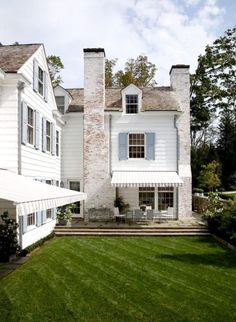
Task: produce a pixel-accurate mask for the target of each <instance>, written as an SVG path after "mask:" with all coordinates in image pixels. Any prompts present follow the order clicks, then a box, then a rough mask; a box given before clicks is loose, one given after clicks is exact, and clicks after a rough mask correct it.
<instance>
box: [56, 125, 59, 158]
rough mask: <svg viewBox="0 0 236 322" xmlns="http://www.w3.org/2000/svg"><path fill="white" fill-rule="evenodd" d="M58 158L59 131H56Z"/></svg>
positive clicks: (57, 152)
mask: <svg viewBox="0 0 236 322" xmlns="http://www.w3.org/2000/svg"><path fill="white" fill-rule="evenodd" d="M56 156H57V157H58V156H59V131H56Z"/></svg>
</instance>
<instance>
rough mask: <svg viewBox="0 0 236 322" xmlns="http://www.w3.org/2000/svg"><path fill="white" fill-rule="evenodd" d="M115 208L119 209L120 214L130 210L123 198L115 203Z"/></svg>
mask: <svg viewBox="0 0 236 322" xmlns="http://www.w3.org/2000/svg"><path fill="white" fill-rule="evenodd" d="M114 207H118V208H119V212H120V213H122V212H125V211H126V210H127V209H129V204H128V203H125V202H124V200H123V198H122V197H118V198H116V199H115V201H114Z"/></svg>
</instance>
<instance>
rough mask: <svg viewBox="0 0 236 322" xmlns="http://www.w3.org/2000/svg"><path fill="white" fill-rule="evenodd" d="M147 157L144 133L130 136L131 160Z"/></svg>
mask: <svg viewBox="0 0 236 322" xmlns="http://www.w3.org/2000/svg"><path fill="white" fill-rule="evenodd" d="M144 157H145V137H144V134H143V133H130V134H129V158H131V159H138V158H140V159H141V158H144Z"/></svg>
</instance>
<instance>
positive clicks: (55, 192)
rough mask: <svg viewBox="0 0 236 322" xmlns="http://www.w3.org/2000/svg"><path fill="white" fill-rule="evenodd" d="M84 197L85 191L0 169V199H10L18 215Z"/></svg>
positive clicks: (85, 196) (58, 205)
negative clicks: (46, 182)
mask: <svg viewBox="0 0 236 322" xmlns="http://www.w3.org/2000/svg"><path fill="white" fill-rule="evenodd" d="M86 198H87V195H86V193H83V192H77V191H73V190H69V189H64V188H59V187H56V186H51V185H48V184H45V183H42V182H39V181H35V180H32V179H30V178H27V177H24V176H20V175H17V174H15V173H12V172H10V171H7V170H2V169H0V199H3V200H8V201H12V202H13V204H14V205H15V206H16V211H17V213H18V215H19V216H23V215H27V214H30V213H33V212H36V211H40V210H45V209H50V208H56V207H60V206H63V205H66V204H70V203H73V202H76V201H81V200H85V199H86Z"/></svg>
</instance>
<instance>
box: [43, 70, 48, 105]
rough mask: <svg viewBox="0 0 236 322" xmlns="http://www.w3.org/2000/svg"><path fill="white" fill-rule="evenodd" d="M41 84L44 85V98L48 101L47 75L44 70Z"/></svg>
mask: <svg viewBox="0 0 236 322" xmlns="http://www.w3.org/2000/svg"><path fill="white" fill-rule="evenodd" d="M43 85H44V99H45V101H46V102H47V101H48V75H47V73H46V72H43Z"/></svg>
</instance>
